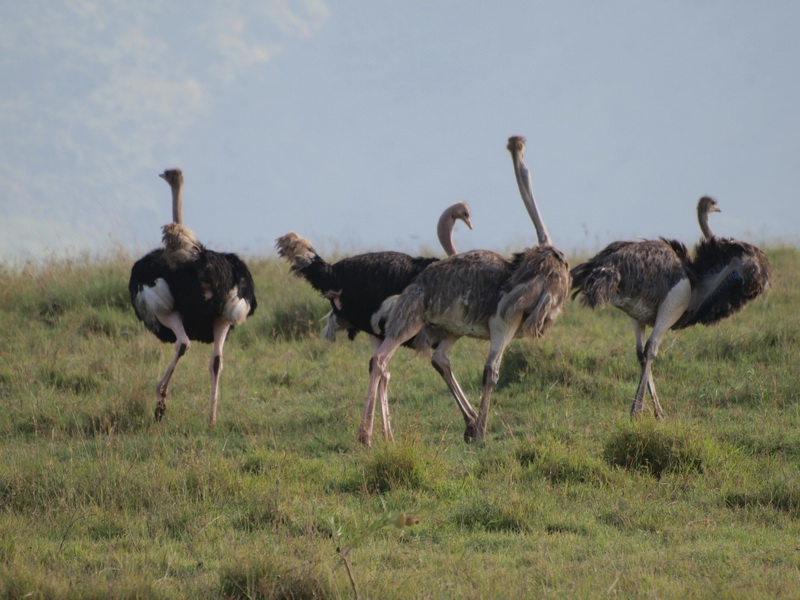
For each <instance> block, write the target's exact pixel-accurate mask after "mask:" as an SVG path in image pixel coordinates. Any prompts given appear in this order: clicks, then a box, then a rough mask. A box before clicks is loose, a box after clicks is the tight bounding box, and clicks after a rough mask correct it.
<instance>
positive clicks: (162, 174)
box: [158, 172, 167, 181]
mask: <svg viewBox="0 0 800 600" xmlns="http://www.w3.org/2000/svg"><path fill="white" fill-rule="evenodd" d="M158 176H159V177H161V179H164V180H165V181H166V179H167V174H166V172H164V173H159V174H158Z"/></svg>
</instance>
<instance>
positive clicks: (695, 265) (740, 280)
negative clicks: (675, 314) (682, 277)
mask: <svg viewBox="0 0 800 600" xmlns="http://www.w3.org/2000/svg"><path fill="white" fill-rule="evenodd" d="M690 276H691V279H692V301H691V303H690V304H689V308H688V309H687V310H686V312H685V313H684V314H683V316H682V317H681V318H680V320H679V321H678V322H677V323H676V324H675V325H673V327H672V328H673V329H683V328H684V327H690V326H692V325H695V324H697V323H702V324H703V325H711V324H712V323H716V322H717V321H720V320H722V319H725V318H727V317H729V316H731V315H733V314H735V313H737V312H739V311H740V310H741V309H742V308H744V306H745V304H747V303H748V302H749V301H751V300H753V299H754V298H756V297H757V296H758V295H759V294H761V293H762V292H763V291H764V290H765V289H766V287H767V286H768V285H769V281H770V278H771V276H772V269H771V267H770V264H769V260H768V259H767V256H766V255H765V254H764V253H763V252H762V251H761V250H760V249H759V248H757V247H756V246H753V245H751V244H748V243H746V242H740V241H737V240H733V239H726V238H717V237H713V238H711V239H704V240H701V241H700V242H699V243H698V244H697V245H696V246H695V254H694V258H693V260H692V261H691V265H690Z"/></svg>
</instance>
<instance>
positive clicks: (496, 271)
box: [358, 136, 570, 445]
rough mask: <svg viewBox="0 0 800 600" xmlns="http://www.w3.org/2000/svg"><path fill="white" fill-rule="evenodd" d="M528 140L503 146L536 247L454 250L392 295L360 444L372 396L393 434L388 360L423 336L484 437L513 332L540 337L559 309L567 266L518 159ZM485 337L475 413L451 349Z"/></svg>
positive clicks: (475, 431) (472, 431)
mask: <svg viewBox="0 0 800 600" xmlns="http://www.w3.org/2000/svg"><path fill="white" fill-rule="evenodd" d="M524 149H525V139H524V138H522V137H517V136H514V137H511V138H509V140H508V150H509V151H510V152H511V157H512V160H513V164H514V171H515V174H516V178H517V184H518V186H519V190H520V194H521V196H522V200H523V203H524V204H525V206H526V208H527V209H528V212H529V213H530V215H531V218H532V220H533V222H534V226H535V227H536V231H537V234H538V237H539V245H538V246H536V247H533V248H528V249H526V250H523V251H522V252H519V253H517V254H514V255H513V256H512V257H511V258H510V259H507V258H504V257H503V256H501V255H499V254H497V253H495V252H491V251H489V250H472V251H470V252H463V253H461V254H456V255H455V256H452V257H450V258H446V259H444V260H442V261H439V262H437V263H435V264H433V265H430V266H429V267H428V268H427V269H425V270H424V271H423V272H422V273H420V275H419V276H418V277H417V278H416V279H415V280H414V282H413V283H411V285H409V286H408V287H407V288H406V289H405V290H404V291H403V293H402V294H400V295H399V297H398V298H397V299H396V302H395V303H394V306H393V308H392V310H391V313H390V314H389V317H388V321H387V323H386V335H385V339H384V341H383V342H382V343H381V345H380V346H379V347H378V348H377V350H376V351H375V354H374V355H373V357H372V359H371V361H370V380H369V387H368V390H367V398H366V401H365V403H364V412H363V414H362V418H361V426H360V428H359V431H358V439H359V441H360V442H362V443H364V444H366V445H369V444H370V443H371V441H372V429H373V420H374V410H375V400H376V398H379V399H380V403H381V408H382V414H383V429H384V435H385V436H386V438H387V439H388V440H391V439H392V431H391V424H390V422H389V414H388V391H387V386H386V381H387V378H388V364H389V361H390V360H391V358H392V356H393V355H394V353H395V351H396V350H397V348H398V347H400V345H401V344H403V343H404V342H406V341H407V340H409V339H411V338H413V337H414V336H417V335H419V334H421V333H424V337H425V339H426V340H427V341H428V342H430V343H432V344H433V345H434V347H435V348H436V350H435V351H434V353H433V356H432V357H431V363H432V365H433V367H434V369H436V371H437V372H438V373H439V374H440V375H441V376H442V378H443V379H444V381H445V383H446V384H447V387H448V388H449V389H450V392H451V393H452V394H453V397H454V398H455V400H456V403H457V404H458V407H459V409H460V410H461V413H462V415H463V417H464V421H465V423H466V431H465V433H464V438H465V440H466V441H467V442H472V441H481V440H483V439H484V438H485V436H486V428H487V422H488V421H487V420H488V414H489V403H490V398H491V394H492V391H493V390H494V388H495V386H496V385H497V380H498V375H499V369H500V362H501V360H502V358H503V352H504V351H505V349H506V347H507V346H508V344H509V343H510V342H511V340H512V339H514V338H515V337H518V336H523V335H525V336H529V337H532V338H538V337H540V336H542V335H543V334H544V333H545V331H546V330H547V328H548V327H549V326H550V324H551V323H552V322H553V321H554V320H555V318H556V317H557V316H558V314H559V312H560V311H561V309H562V308H563V306H564V304H565V302H566V299H567V296H568V294H569V289H570V276H569V266H568V265H567V261H566V259H565V258H564V256H563V254H561V252H559V251H558V250H556V249H555V248H554V247H553V246H552V245H551V243H550V236H549V234H548V233H547V229H546V227H545V226H544V222H543V221H542V219H541V216H540V215H539V209H538V207H537V205H536V201H535V198H534V196H533V190H532V187H531V181H530V173H529V171H528V168H527V166H526V165H525V163H524V161H523V152H524ZM464 336H467V337H473V338H478V339H485V340H489V342H490V348H489V354H488V356H487V359H486V363H485V366H484V370H483V391H482V394H481V405H480V408H479V410H478V411H476V410H475V409H474V408H473V407H472V405H471V404H470V402H469V400H467V398H466V396H465V394H464V392H463V391H462V390H461V387H460V386H459V384H458V382H457V381H456V379H455V376H454V375H453V372H452V369H451V366H450V359H449V357H448V353H449V352H450V350H451V349H452V347H453V345H454V344H455V343H456V342H457V341H458V340H459V339H460V338H462V337H464Z"/></svg>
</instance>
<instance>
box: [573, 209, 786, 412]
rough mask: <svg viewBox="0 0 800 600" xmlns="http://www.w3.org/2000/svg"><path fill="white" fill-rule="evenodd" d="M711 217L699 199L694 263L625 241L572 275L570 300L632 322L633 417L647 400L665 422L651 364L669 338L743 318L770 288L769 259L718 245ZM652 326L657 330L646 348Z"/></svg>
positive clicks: (657, 245) (667, 249)
mask: <svg viewBox="0 0 800 600" xmlns="http://www.w3.org/2000/svg"><path fill="white" fill-rule="evenodd" d="M712 212H720V209H719V206H718V205H717V202H716V200H714V199H713V198H711V197H710V196H703V197H702V198H700V200H699V202H698V204H697V216H698V221H699V223H700V230H701V231H702V232H703V239H702V240H700V241H699V242H698V243H697V244H696V245H695V248H694V256H693V257H692V256H690V255H689V252H688V251H687V250H686V247H685V246H684V245H683V244H682V243H680V242H678V241H675V240H668V239H664V238H662V239H659V240H646V241H639V242H631V241H620V242H612V243H611V244H609V245H608V246H607V247H606V248H605V249H603V250H602V251H600V252H599V253H598V254H597V255H596V256H594V257H593V258H591V259H589V260H588V261H586V262H584V263H582V264H580V265H578V266H577V267H575V268H574V269H572V272H571V273H572V285H573V288H574V290H575V291H574V293H573V296H572V297H573V298H575V297H576V296H580V297H581V300H582V301H583V302H584V303H585V304H586V305H588V306H590V307H591V308H595V307H599V306H604V305H606V304H611V305H613V306H616V307H617V308H619V309H620V310H622V311H623V312H624V313H625V314H627V315H628V316H629V317H630V318H631V323H632V324H633V332H634V336H635V338H636V356H637V358H638V360H639V364H640V366H641V368H642V372H641V376H640V378H639V385H638V387H637V388H636V395H635V396H634V400H633V404H632V405H631V416H632V417H635V416H639V415H640V414H641V413H642V410H643V407H644V400H645V393H646V392H649V393H650V396H651V397H652V399H653V412H654V415H655V417H656V418H661V417H663V416H664V410H663V409H662V407H661V403H660V402H659V401H658V396H657V395H656V388H655V384H654V383H653V373H652V364H653V360H654V359H655V357H656V355H657V353H658V347H659V344H660V343H661V339H662V337H663V336H664V334H665V333H666V332H667V330H669V329H683V328H685V327H690V326H692V325H695V324H697V323H702V324H703V325H710V324H712V323H716V322H717V321H720V320H722V319H724V318H726V317H728V316H730V315H732V314H734V313H736V312H738V311H739V310H741V309H742V308H743V307H744V305H745V304H747V302H749V301H750V300H753V299H754V298H755V297H756V296H758V295H759V294H760V293H761V292H762V291H764V289H765V288H766V287H767V285H768V284H769V280H770V274H771V270H770V265H769V261H768V260H767V257H766V255H765V254H764V253H763V252H762V251H761V250H759V249H758V248H757V247H755V246H753V245H751V244H747V243H745V242H740V241H737V240H733V239H726V238H718V237H716V236H715V235H714V233H713V232H712V230H711V227H710V225H709V222H708V216H709V214H710V213H712ZM647 326H649V327H652V328H653V330H652V333H651V334H650V337H649V338H648V339H647V342H646V343H645V327H647Z"/></svg>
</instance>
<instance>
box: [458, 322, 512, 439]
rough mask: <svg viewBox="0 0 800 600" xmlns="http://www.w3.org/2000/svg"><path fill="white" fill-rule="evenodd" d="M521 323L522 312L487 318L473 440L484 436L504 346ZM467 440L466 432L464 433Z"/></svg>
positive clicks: (509, 341)
mask: <svg viewBox="0 0 800 600" xmlns="http://www.w3.org/2000/svg"><path fill="white" fill-rule="evenodd" d="M520 323H522V313H516V314H513V315H511V316H509V317H507V318H506V319H501V318H500V317H499V316H494V317H492V318H491V319H489V332H490V336H491V339H490V342H489V354H488V356H487V357H486V363H485V364H484V367H483V391H482V392H481V407H480V412H479V413H478V420H477V422H476V423H475V431H474V438H473V439H474V441H476V442H482V441H483V439H484V438H485V437H486V428H487V426H488V424H489V404H490V401H491V397H492V392H493V391H494V388H495V387H496V386H497V382H498V380H499V379H500V363H501V362H502V360H503V353H504V352H505V350H506V347H507V346H508V345H509V344H510V343H511V340H513V339H514V336H515V335H516V333H517V330H518V329H519V326H520ZM464 438H465V439H466V441H467V442H470V441H472V440H470V439H467V434H466V433H465V434H464Z"/></svg>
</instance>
